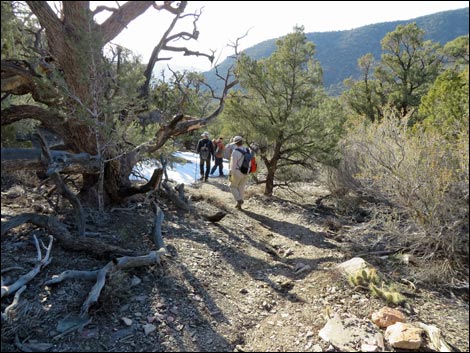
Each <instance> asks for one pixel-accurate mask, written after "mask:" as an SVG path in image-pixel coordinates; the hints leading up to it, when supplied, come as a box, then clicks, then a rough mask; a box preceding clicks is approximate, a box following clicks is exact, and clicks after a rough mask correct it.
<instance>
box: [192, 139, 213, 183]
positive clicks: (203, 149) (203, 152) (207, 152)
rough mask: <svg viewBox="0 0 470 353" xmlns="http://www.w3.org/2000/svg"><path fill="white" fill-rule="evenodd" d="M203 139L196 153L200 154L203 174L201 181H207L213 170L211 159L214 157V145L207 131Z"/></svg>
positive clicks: (200, 165)
mask: <svg viewBox="0 0 470 353" xmlns="http://www.w3.org/2000/svg"><path fill="white" fill-rule="evenodd" d="M201 137H202V139H200V140H199V141H198V143H197V148H196V152H197V153H199V172H200V174H201V177H200V178H199V180H204V181H207V179H208V178H209V172H210V169H211V157H213V156H214V145H213V144H212V141H211V140H209V133H208V132H207V131H205V132H203V133H202V134H201ZM204 167H205V169H204Z"/></svg>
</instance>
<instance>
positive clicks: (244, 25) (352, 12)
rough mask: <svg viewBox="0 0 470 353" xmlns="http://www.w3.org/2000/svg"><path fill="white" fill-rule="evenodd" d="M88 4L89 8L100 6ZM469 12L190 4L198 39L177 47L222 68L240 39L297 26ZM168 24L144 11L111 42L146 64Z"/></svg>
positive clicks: (428, 7) (197, 62)
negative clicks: (212, 57)
mask: <svg viewBox="0 0 470 353" xmlns="http://www.w3.org/2000/svg"><path fill="white" fill-rule="evenodd" d="M91 3H92V7H93V6H94V5H98V4H99V3H102V2H99V1H96V2H95V1H92V2H91ZM112 3H113V2H106V5H108V6H109V5H110V4H112ZM120 3H123V2H120ZM159 3H161V2H159ZM468 6H469V5H468V1H406V2H405V1H289V2H286V1H272V2H271V1H189V2H188V6H187V8H186V13H189V12H195V11H197V10H200V9H201V8H202V9H203V10H202V11H203V12H202V15H201V16H200V18H199V21H198V29H199V32H200V35H199V39H198V41H197V42H192V43H191V44H190V42H185V41H180V42H177V43H176V44H177V45H180V46H187V47H188V48H190V49H191V50H197V51H201V52H210V51H209V49H212V50H216V59H217V60H218V62H219V63H221V62H222V61H223V60H224V59H225V58H226V57H227V56H228V55H231V54H232V53H233V49H231V48H230V47H229V46H228V45H229V44H231V43H232V44H233V43H234V42H235V41H236V39H237V38H240V37H243V36H245V35H246V36H245V37H244V38H243V39H241V41H240V46H239V50H244V49H246V48H249V47H252V46H253V45H255V44H258V43H260V42H262V41H265V40H268V39H273V38H278V37H281V36H284V35H286V34H288V33H291V32H292V31H293V28H294V26H296V25H301V26H304V28H305V33H310V32H329V31H341V30H350V29H354V28H358V27H362V26H366V25H369V24H375V23H381V22H390V21H399V20H409V19H412V18H416V17H420V16H425V15H430V14H433V13H436V12H441V11H447V10H455V9H461V8H465V7H468ZM104 14H105V13H103V15H104ZM97 20H99V19H98V18H97ZM170 20H171V16H170V15H169V13H167V12H165V11H157V10H155V9H154V8H149V9H148V10H147V11H146V12H145V13H144V14H143V15H141V16H140V17H138V18H137V19H136V20H134V21H133V22H131V23H130V24H129V26H128V27H127V29H125V30H124V31H123V32H121V34H120V35H119V36H118V37H116V38H115V39H114V40H113V41H112V42H113V43H116V44H120V45H122V46H124V47H126V48H128V49H130V50H132V51H133V52H134V53H135V54H138V55H141V56H142V61H143V62H144V63H146V62H148V59H149V58H150V55H151V53H152V50H153V48H154V47H155V46H156V45H157V44H158V41H159V40H160V38H161V35H162V33H163V31H164V30H165V29H166V28H167V26H168V23H169V21H170ZM181 25H183V23H181ZM177 28H178V27H177ZM183 29H185V30H186V31H188V30H191V31H192V20H190V21H189V19H188V21H187V22H186V25H185V26H184V27H179V30H183ZM165 56H172V57H173V59H172V60H171V61H170V62H167V61H166V62H164V64H163V65H164V66H166V65H167V64H168V63H170V66H171V67H173V68H175V69H177V70H180V69H183V68H186V69H196V70H201V71H208V70H210V69H211V68H212V67H213V65H212V64H211V63H210V62H209V61H208V59H206V58H202V57H201V58H196V57H183V56H182V55H180V54H176V53H168V55H165Z"/></svg>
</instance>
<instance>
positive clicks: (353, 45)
mask: <svg viewBox="0 0 470 353" xmlns="http://www.w3.org/2000/svg"><path fill="white" fill-rule="evenodd" d="M413 22H416V24H417V25H418V27H419V28H421V29H423V30H424V31H425V34H424V39H425V40H432V41H434V42H439V43H440V44H441V45H444V44H446V43H447V42H449V41H451V40H453V39H455V38H457V37H459V36H462V35H467V34H468V33H469V30H468V28H469V8H468V7H466V8H462V9H457V10H448V11H442V12H437V13H434V14H431V15H426V16H421V17H416V18H413V19H409V20H399V21H389V22H381V23H376V24H370V25H366V26H362V27H358V28H354V29H350V30H340V31H328V32H310V33H305V35H306V37H307V39H308V40H309V41H311V42H313V43H314V44H315V48H316V53H315V58H316V59H317V60H318V61H319V62H320V65H321V67H322V70H323V80H324V86H325V88H326V89H327V90H328V92H329V93H330V94H338V93H340V92H341V91H342V89H343V81H344V80H345V79H347V78H349V77H352V78H355V79H357V78H359V75H360V71H359V68H358V66H357V60H358V59H359V58H360V57H362V56H364V55H365V54H367V53H372V54H373V55H374V57H375V59H377V60H379V59H380V55H381V45H380V41H381V40H382V39H383V38H384V36H385V35H386V34H387V33H389V32H392V31H394V30H395V28H396V27H397V26H398V25H406V24H409V23H413ZM283 37H284V36H281V37H277V38H273V39H268V40H265V41H262V42H260V43H258V44H256V45H254V46H251V47H250V48H247V49H245V50H244V51H243V52H245V53H246V54H247V55H249V56H250V57H251V58H253V59H256V60H259V59H262V58H266V57H269V56H270V55H271V54H272V53H273V52H274V50H275V49H276V41H277V40H278V39H281V38H283ZM232 63H233V58H226V59H225V60H224V61H223V62H222V63H220V65H219V72H222V74H224V73H226V72H227V69H228V68H229V67H230V66H231V64H232ZM203 75H204V77H205V78H206V80H207V82H208V83H209V84H210V85H211V86H212V87H215V88H216V90H217V91H218V90H219V89H220V88H221V86H220V83H219V82H218V81H217V79H216V75H215V69H214V68H213V69H211V70H209V71H206V72H203Z"/></svg>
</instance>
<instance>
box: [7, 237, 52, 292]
mask: <svg viewBox="0 0 470 353" xmlns="http://www.w3.org/2000/svg"><path fill="white" fill-rule="evenodd" d="M52 241H53V237H52V235H50V236H49V246H48V247H47V251H46V254H45V256H44V258H42V254H41V248H40V247H39V243H38V240H37V238H36V236H34V243H35V244H36V249H37V252H38V261H37V263H36V265H35V266H34V268H33V269H32V270H31V271H29V272H28V273H27V274H25V275H23V276H21V277H20V278H18V280H16V282H15V283H13V284H11V285H9V286H2V289H1V297H2V298H3V297H5V296H8V295H10V294H13V293H15V292H16V291H17V290H18V289H20V288H21V287H23V286H24V285H25V284H26V283H28V282H29V281H31V280H32V279H33V278H34V277H36V275H37V274H38V273H39V272H40V271H41V269H42V268H43V267H46V266H47V265H49V263H50V262H51V260H52V258H50V254H51V249H52Z"/></svg>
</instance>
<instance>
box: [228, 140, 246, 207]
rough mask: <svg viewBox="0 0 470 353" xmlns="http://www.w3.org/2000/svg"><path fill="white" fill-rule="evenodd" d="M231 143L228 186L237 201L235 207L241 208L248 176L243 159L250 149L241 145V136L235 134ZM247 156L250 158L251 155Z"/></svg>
mask: <svg viewBox="0 0 470 353" xmlns="http://www.w3.org/2000/svg"><path fill="white" fill-rule="evenodd" d="M233 143H234V144H235V148H234V149H233V152H232V156H231V158H230V171H229V186H230V191H231V192H232V195H233V197H234V198H235V201H237V204H236V206H235V208H237V209H239V210H241V209H242V204H243V200H244V198H245V186H246V183H247V181H248V176H249V170H248V169H245V168H244V160H245V156H246V154H247V153H250V151H249V149H248V148H247V147H242V146H243V138H242V137H241V136H235V137H234V138H233ZM247 157H248V156H247ZM249 158H250V159H251V157H249ZM245 164H246V163H245ZM245 166H246V165H245Z"/></svg>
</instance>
